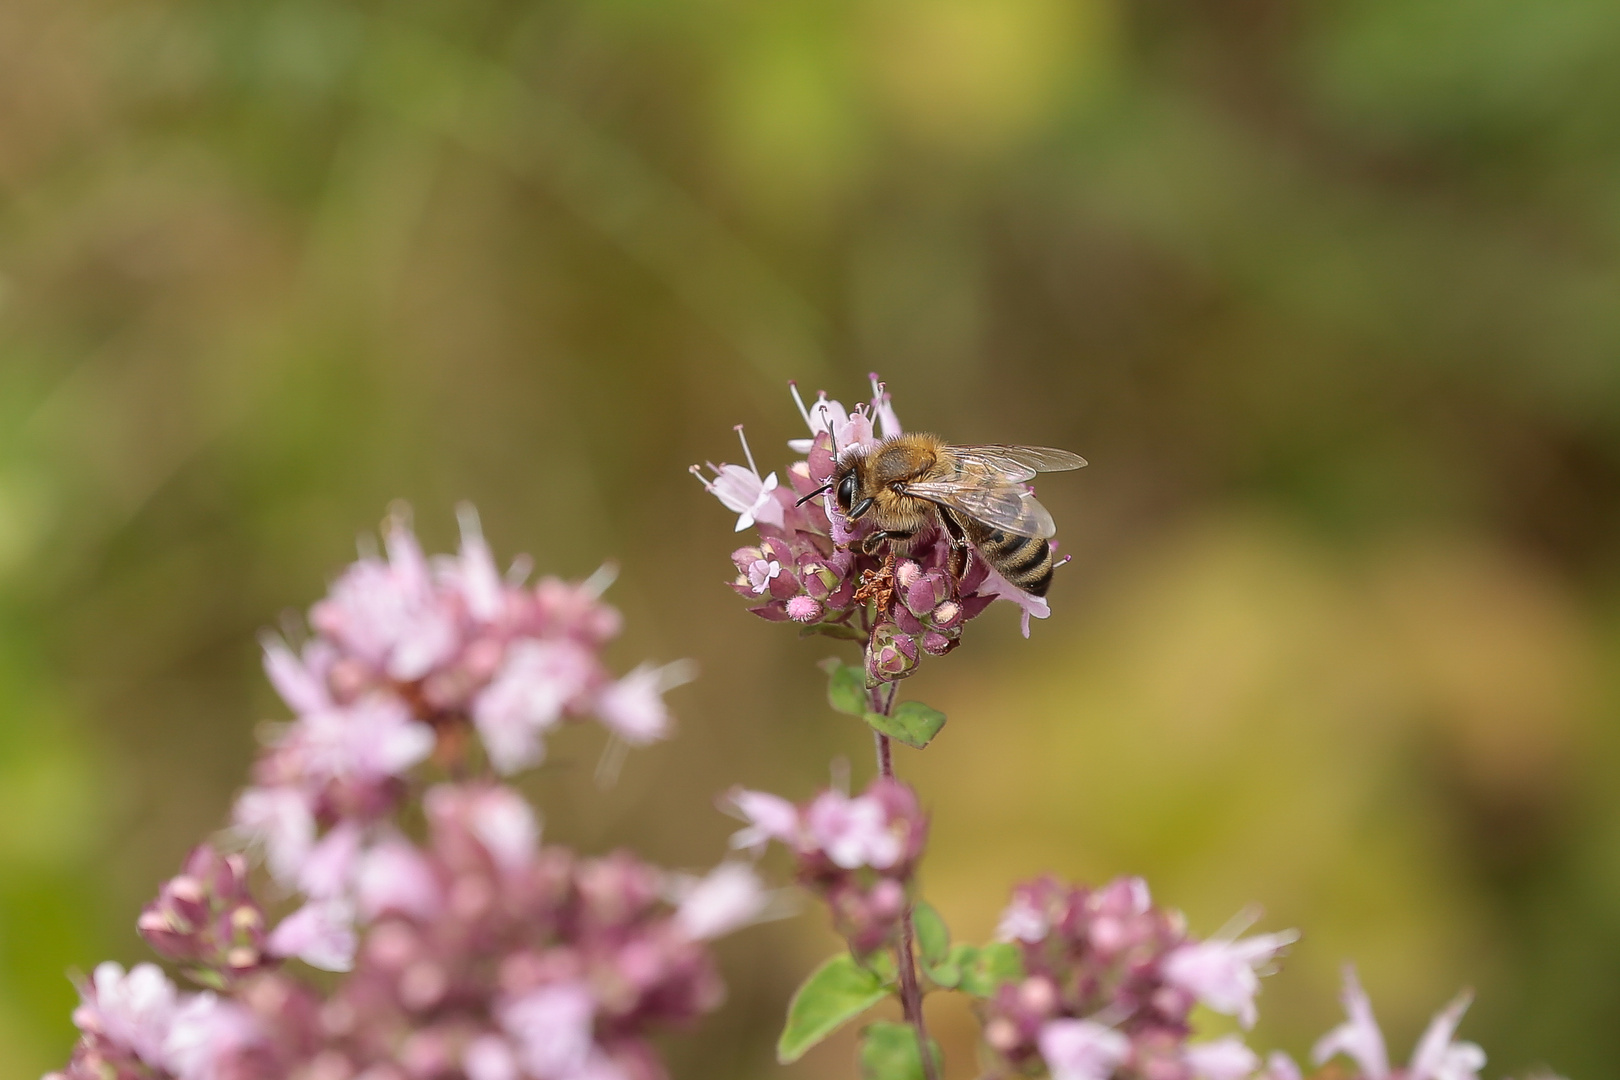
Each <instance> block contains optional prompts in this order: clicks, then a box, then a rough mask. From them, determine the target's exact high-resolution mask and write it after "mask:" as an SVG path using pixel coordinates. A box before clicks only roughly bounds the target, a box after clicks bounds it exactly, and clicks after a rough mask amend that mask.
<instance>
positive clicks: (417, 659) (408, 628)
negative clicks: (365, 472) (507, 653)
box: [310, 515, 457, 681]
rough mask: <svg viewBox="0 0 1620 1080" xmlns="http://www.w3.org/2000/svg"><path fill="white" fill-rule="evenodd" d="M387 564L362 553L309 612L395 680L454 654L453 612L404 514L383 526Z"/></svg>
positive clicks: (346, 645)
mask: <svg viewBox="0 0 1620 1080" xmlns="http://www.w3.org/2000/svg"><path fill="white" fill-rule="evenodd" d="M384 541H385V542H386V544H387V547H388V561H387V562H386V563H384V562H382V561H380V560H378V559H375V558H364V559H361V560H360V561H359V562H356V563H354V564H353V565H352V566H350V567H349V569H348V570H347V571H346V572H345V573H344V575H343V576H342V577H341V578H339V579H338V580H337V582H336V583H335V584H334V585H333V586H332V591H331V593H330V595H328V596H327V598H326V599H324V600H322V601H320V602H319V603H317V604H316V605H315V607H314V608H313V609H312V610H311V612H310V622H311V623H312V624H313V625H314V626H315V628H316V629H317V630H319V631H320V632H321V633H322V634H324V635H326V636H327V637H329V638H331V639H333V640H334V641H336V642H337V643H338V644H339V645H340V646H341V647H342V648H344V649H345V650H347V651H349V652H352V653H353V654H354V655H355V656H357V657H358V658H360V659H362V660H364V661H365V662H367V663H369V664H372V665H374V666H375V667H377V668H378V669H380V670H382V671H385V672H387V674H388V675H390V676H391V677H393V678H395V679H401V680H405V681H409V680H413V679H420V678H421V677H422V676H424V675H426V674H427V673H428V672H429V671H432V670H433V669H434V668H435V667H437V666H438V665H439V664H441V663H443V662H445V661H446V660H448V659H449V658H450V656H451V655H452V654H453V653H454V651H455V648H456V644H457V633H456V622H455V616H454V613H453V612H452V611H451V610H450V609H449V607H448V606H447V605H446V604H445V603H444V602H443V598H442V597H441V596H440V595H438V594H437V593H436V592H435V590H434V589H433V583H432V580H431V578H430V576H429V574H428V567H427V559H426V558H425V557H424V556H423V554H422V549H421V547H420V546H419V545H418V544H417V542H416V537H415V536H414V535H413V534H412V533H411V530H410V527H409V526H408V525H407V524H406V523H405V521H404V520H403V519H401V518H400V517H398V516H397V515H396V516H395V517H392V518H390V519H389V521H388V523H387V525H386V526H385V527H384Z"/></svg>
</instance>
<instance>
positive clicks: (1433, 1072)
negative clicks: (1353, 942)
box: [1311, 967, 1485, 1080]
mask: <svg viewBox="0 0 1620 1080" xmlns="http://www.w3.org/2000/svg"><path fill="white" fill-rule="evenodd" d="M1342 1000H1343V1001H1344V1007H1345V1012H1346V1013H1348V1014H1349V1019H1348V1020H1346V1021H1345V1022H1344V1023H1343V1024H1340V1025H1339V1026H1338V1027H1336V1028H1334V1029H1333V1030H1332V1031H1330V1032H1328V1033H1327V1034H1326V1035H1324V1036H1323V1037H1322V1039H1321V1040H1320V1041H1319V1042H1317V1044H1316V1047H1315V1048H1314V1049H1313V1050H1312V1052H1311V1056H1312V1058H1313V1059H1314V1060H1315V1061H1316V1063H1317V1064H1318V1065H1320V1064H1323V1063H1325V1062H1326V1061H1327V1060H1328V1059H1329V1058H1331V1057H1332V1056H1333V1055H1334V1054H1341V1053H1342V1054H1344V1055H1346V1056H1347V1057H1349V1058H1351V1059H1352V1060H1354V1061H1355V1062H1356V1064H1357V1065H1359V1066H1360V1067H1361V1071H1362V1073H1363V1074H1364V1075H1365V1077H1366V1080H1389V1078H1390V1077H1391V1076H1393V1075H1394V1074H1393V1073H1392V1071H1391V1070H1390V1067H1389V1055H1388V1052H1387V1051H1386V1050H1385V1047H1384V1035H1383V1032H1382V1031H1380V1030H1379V1028H1378V1021H1377V1020H1376V1019H1375V1018H1374V1017H1373V1012H1372V1004H1371V1002H1369V1001H1368V1000H1367V994H1366V991H1364V990H1362V988H1361V983H1360V982H1359V981H1358V980H1357V979H1356V973H1355V969H1354V968H1349V967H1347V968H1346V969H1345V973H1344V992H1343V995H1342ZM1470 1001H1471V995H1469V994H1466V993H1464V994H1461V995H1459V996H1458V997H1457V998H1456V999H1455V1000H1454V1001H1452V1002H1451V1004H1449V1005H1447V1006H1446V1007H1445V1008H1444V1009H1442V1010H1440V1012H1438V1013H1436V1014H1435V1017H1434V1019H1433V1020H1432V1021H1430V1023H1429V1026H1428V1028H1427V1030H1425V1031H1424V1032H1423V1036H1422V1038H1420V1039H1419V1040H1418V1044H1417V1048H1416V1049H1415V1050H1413V1052H1412V1061H1411V1064H1410V1065H1408V1066H1407V1068H1406V1070H1405V1080H1478V1076H1479V1070H1480V1069H1482V1068H1484V1067H1485V1051H1483V1050H1481V1049H1480V1048H1479V1047H1478V1046H1477V1045H1475V1044H1474V1043H1471V1042H1456V1041H1454V1038H1453V1037H1454V1036H1455V1035H1456V1032H1457V1025H1458V1024H1459V1023H1461V1022H1462V1017H1463V1013H1465V1012H1466V1011H1467V1010H1468V1005H1469V1002H1470Z"/></svg>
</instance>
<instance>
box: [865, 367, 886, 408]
mask: <svg viewBox="0 0 1620 1080" xmlns="http://www.w3.org/2000/svg"><path fill="white" fill-rule="evenodd" d="M866 377H867V378H868V379H871V380H872V399H873V400H874V401H882V400H883V391H884V390H885V389H886V386H885V384H884V383H880V382H878V375H877V372H875V371H869V372H867V373H866Z"/></svg>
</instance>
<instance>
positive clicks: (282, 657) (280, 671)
mask: <svg viewBox="0 0 1620 1080" xmlns="http://www.w3.org/2000/svg"><path fill="white" fill-rule="evenodd" d="M333 659H334V650H333V649H332V647H331V646H330V645H328V644H327V643H325V642H323V641H319V640H316V641H312V642H310V643H309V644H308V645H306V646H305V647H304V652H303V655H302V656H295V655H294V654H293V651H292V649H290V648H288V647H287V643H286V642H284V641H282V640H281V639H280V638H277V637H268V636H267V637H266V638H265V639H264V673H265V674H266V675H268V676H269V677H270V684H271V685H272V686H274V687H275V688H276V693H278V694H280V695H281V700H283V701H285V702H286V703H287V707H288V708H290V709H292V710H293V712H295V713H308V712H319V711H320V710H322V709H329V708H331V707H332V696H331V694H330V693H329V692H328V691H327V687H326V673H327V670H328V669H329V668H330V667H331V665H332V660H333Z"/></svg>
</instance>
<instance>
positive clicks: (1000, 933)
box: [996, 896, 1052, 943]
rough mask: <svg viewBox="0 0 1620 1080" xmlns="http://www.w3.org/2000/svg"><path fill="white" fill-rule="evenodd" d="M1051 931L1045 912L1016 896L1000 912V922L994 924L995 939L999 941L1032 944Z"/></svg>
mask: <svg viewBox="0 0 1620 1080" xmlns="http://www.w3.org/2000/svg"><path fill="white" fill-rule="evenodd" d="M1051 929H1052V924H1051V923H1050V922H1048V921H1047V918H1046V914H1045V912H1043V911H1041V910H1040V909H1038V908H1036V907H1035V906H1034V905H1033V904H1031V903H1029V902H1028V901H1027V900H1026V899H1025V898H1023V897H1021V896H1018V897H1014V898H1013V902H1012V903H1010V904H1008V905H1007V907H1006V909H1005V910H1003V911H1002V913H1001V921H1000V922H999V923H997V924H996V938H997V940H999V941H1022V942H1026V943H1032V942H1036V941H1040V940H1041V939H1042V938H1044V937H1046V935H1047V934H1048V933H1049V932H1050V931H1051Z"/></svg>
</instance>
